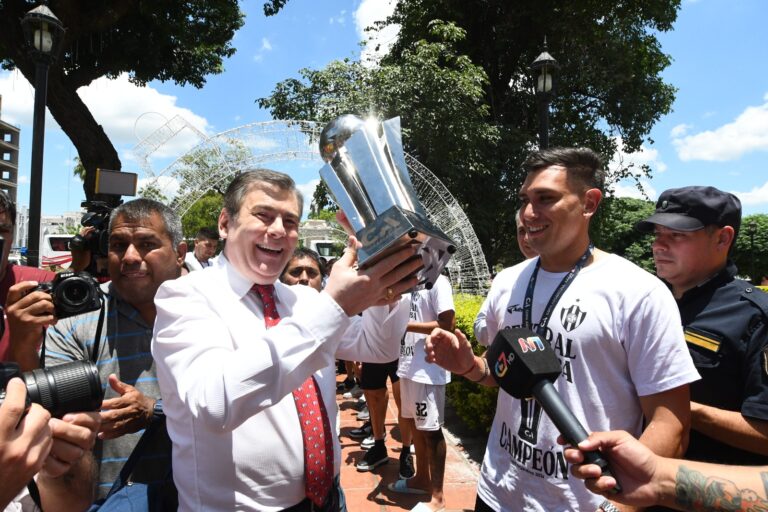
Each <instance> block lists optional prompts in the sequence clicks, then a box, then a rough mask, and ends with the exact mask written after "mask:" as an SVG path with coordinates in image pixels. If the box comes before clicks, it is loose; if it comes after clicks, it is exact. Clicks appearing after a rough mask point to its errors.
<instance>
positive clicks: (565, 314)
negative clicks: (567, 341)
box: [560, 304, 587, 332]
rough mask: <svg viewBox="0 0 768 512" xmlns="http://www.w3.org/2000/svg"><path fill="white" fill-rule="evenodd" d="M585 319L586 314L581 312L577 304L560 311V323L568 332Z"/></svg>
mask: <svg viewBox="0 0 768 512" xmlns="http://www.w3.org/2000/svg"><path fill="white" fill-rule="evenodd" d="M586 317H587V313H586V312H585V311H582V310H581V308H580V307H579V305H578V304H574V305H573V306H570V307H564V308H562V309H561V310H560V322H561V323H562V324H563V328H565V330H566V331H568V332H571V331H572V330H574V329H575V328H577V327H578V326H580V325H581V324H582V322H584V319H585V318H586Z"/></svg>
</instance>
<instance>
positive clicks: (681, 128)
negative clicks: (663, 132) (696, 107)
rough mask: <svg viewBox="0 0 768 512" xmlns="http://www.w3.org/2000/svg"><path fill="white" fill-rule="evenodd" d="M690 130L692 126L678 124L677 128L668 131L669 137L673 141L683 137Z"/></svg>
mask: <svg viewBox="0 0 768 512" xmlns="http://www.w3.org/2000/svg"><path fill="white" fill-rule="evenodd" d="M691 128H693V126H692V125H690V124H685V123H682V124H678V125H677V126H675V127H674V128H672V130H670V132H669V135H670V136H672V138H673V139H676V138H679V137H683V136H685V134H686V133H688V130H690V129H691Z"/></svg>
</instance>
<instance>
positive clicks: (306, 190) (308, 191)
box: [296, 179, 320, 218]
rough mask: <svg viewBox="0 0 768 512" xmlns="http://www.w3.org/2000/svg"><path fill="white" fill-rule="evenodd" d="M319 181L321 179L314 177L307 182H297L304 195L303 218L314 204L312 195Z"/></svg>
mask: <svg viewBox="0 0 768 512" xmlns="http://www.w3.org/2000/svg"><path fill="white" fill-rule="evenodd" d="M319 183H320V180H319V179H314V180H310V181H308V182H307V183H301V184H299V183H297V184H296V188H297V189H298V190H299V192H301V195H302V196H304V211H303V212H302V218H304V217H306V216H307V214H308V213H309V207H310V205H311V204H312V195H313V194H314V193H315V189H316V188H317V185H318V184H319Z"/></svg>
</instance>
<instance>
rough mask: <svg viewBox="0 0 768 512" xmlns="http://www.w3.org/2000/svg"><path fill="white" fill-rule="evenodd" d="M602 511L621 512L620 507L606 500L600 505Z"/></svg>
mask: <svg viewBox="0 0 768 512" xmlns="http://www.w3.org/2000/svg"><path fill="white" fill-rule="evenodd" d="M600 510H602V511H603V512H619V509H618V507H616V505H614V504H613V503H611V502H610V501H608V500H605V501H603V502H602V503H601V504H600Z"/></svg>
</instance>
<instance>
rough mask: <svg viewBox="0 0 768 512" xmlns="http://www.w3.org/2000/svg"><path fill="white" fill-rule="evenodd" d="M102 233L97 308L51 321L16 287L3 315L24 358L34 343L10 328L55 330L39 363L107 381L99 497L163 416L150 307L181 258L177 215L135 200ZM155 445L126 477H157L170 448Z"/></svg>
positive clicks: (36, 300) (39, 295)
mask: <svg viewBox="0 0 768 512" xmlns="http://www.w3.org/2000/svg"><path fill="white" fill-rule="evenodd" d="M107 232H108V233H109V248H108V256H107V261H108V270H109V277H110V278H111V281H110V282H109V283H104V284H102V285H101V290H102V292H103V294H104V306H103V309H102V310H96V311H91V312H88V313H83V314H80V315H76V316H72V317H70V318H65V319H60V320H58V321H56V319H55V315H54V305H53V302H52V301H51V298H50V297H51V296H50V294H48V293H45V292H41V291H34V292H32V293H29V294H28V295H24V292H25V291H27V289H20V290H18V291H19V293H18V295H15V294H14V295H13V299H15V300H17V301H18V302H16V303H14V306H16V305H19V307H18V308H17V307H13V306H12V307H10V308H9V311H8V315H9V318H11V317H13V319H12V321H11V324H12V329H13V331H14V332H13V333H12V338H11V342H12V343H13V344H14V345H16V344H17V343H18V345H19V346H18V347H17V348H18V349H19V350H20V351H24V352H25V353H26V356H25V357H28V358H32V357H36V346H37V344H38V343H39V340H37V341H36V342H35V341H34V340H33V339H32V337H29V338H22V337H21V336H19V335H17V334H18V333H19V332H23V329H17V328H16V327H17V324H18V325H21V324H26V325H27V326H28V327H29V326H31V327H30V328H31V329H32V330H34V326H35V325H49V324H54V325H52V326H51V327H50V328H49V329H48V331H47V334H46V339H45V347H46V356H45V363H46V365H48V366H54V365H57V364H61V363H65V362H68V361H78V360H90V361H94V362H96V363H97V364H98V367H99V373H100V376H101V379H102V382H105V383H108V385H107V389H106V394H105V400H104V402H103V404H102V412H101V421H102V424H101V428H100V431H99V436H98V437H99V441H98V442H97V444H96V447H95V451H94V457H95V459H96V464H97V467H98V475H97V481H98V485H99V488H98V492H97V494H98V495H99V496H100V497H102V496H104V495H105V494H106V493H107V491H108V490H109V488H110V487H111V485H112V482H113V481H114V480H115V478H116V477H117V475H118V473H119V471H120V468H121V467H122V464H123V462H124V461H125V459H126V457H128V455H129V454H130V453H131V451H132V450H133V447H134V446H135V445H136V443H137V442H138V439H139V437H140V431H141V430H143V429H144V428H145V427H147V425H149V423H150V421H151V420H152V418H153V417H154V416H156V415H160V414H162V409H161V406H160V403H159V402H158V399H159V398H160V391H159V389H158V386H157V377H156V374H155V364H154V360H153V359H152V355H151V353H150V342H151V339H152V328H153V325H154V322H155V315H156V310H155V305H154V302H153V301H154V297H155V292H156V291H157V288H158V287H159V286H160V284H162V283H163V282H164V281H166V280H169V279H175V278H176V277H178V276H179V274H180V269H181V265H182V263H183V261H184V255H185V254H186V244H185V243H184V242H183V241H182V233H181V222H180V220H179V219H178V217H177V216H176V214H175V213H174V212H173V211H172V210H170V208H168V207H167V206H165V205H163V204H161V203H158V202H156V201H152V200H149V199H136V200H133V201H129V202H127V203H125V204H123V205H121V206H119V207H118V208H116V209H115V210H114V212H113V213H112V217H111V219H110V222H109V228H108V231H107ZM30 288H32V287H30ZM30 303H31V304H30ZM22 312H25V313H22ZM102 312H103V314H102ZM100 317H101V321H100V320H99V318H100ZM160 444H162V443H160ZM160 444H159V445H158V446H154V447H153V449H155V448H156V449H155V453H156V454H157V455H158V457H155V458H153V459H152V460H150V461H147V462H143V461H140V462H139V464H138V467H137V469H136V471H135V473H134V475H133V479H134V480H135V481H139V482H145V481H152V480H159V479H161V478H162V477H163V476H164V475H158V474H156V473H157V472H158V471H160V470H162V468H163V463H162V457H163V456H169V450H170V446H169V445H160Z"/></svg>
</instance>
